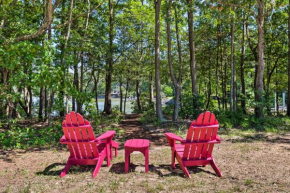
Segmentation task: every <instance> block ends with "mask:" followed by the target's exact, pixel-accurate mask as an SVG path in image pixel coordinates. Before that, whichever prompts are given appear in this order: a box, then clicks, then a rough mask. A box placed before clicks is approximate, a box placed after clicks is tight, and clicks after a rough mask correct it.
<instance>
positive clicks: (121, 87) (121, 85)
mask: <svg viewBox="0 0 290 193" xmlns="http://www.w3.org/2000/svg"><path fill="white" fill-rule="evenodd" d="M122 111H123V82H120V112H122Z"/></svg>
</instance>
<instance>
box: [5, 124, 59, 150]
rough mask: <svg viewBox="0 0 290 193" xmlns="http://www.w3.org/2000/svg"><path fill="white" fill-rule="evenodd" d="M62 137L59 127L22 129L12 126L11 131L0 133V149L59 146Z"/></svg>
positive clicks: (21, 127) (18, 126)
mask: <svg viewBox="0 0 290 193" xmlns="http://www.w3.org/2000/svg"><path fill="white" fill-rule="evenodd" d="M62 135H63V131H62V128H61V125H55V126H52V127H39V128H34V127H31V126H30V127H23V126H20V125H17V124H16V125H13V126H12V128H11V129H8V130H5V131H4V132H1V133H0V140H1V146H2V148H21V149H26V148H29V147H47V146H51V145H57V144H59V139H60V138H61V136H62Z"/></svg>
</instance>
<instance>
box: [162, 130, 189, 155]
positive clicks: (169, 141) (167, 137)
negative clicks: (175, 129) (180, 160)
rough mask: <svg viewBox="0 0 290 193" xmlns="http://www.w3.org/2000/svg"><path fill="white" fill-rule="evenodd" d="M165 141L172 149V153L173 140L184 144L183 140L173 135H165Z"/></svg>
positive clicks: (173, 149)
mask: <svg viewBox="0 0 290 193" xmlns="http://www.w3.org/2000/svg"><path fill="white" fill-rule="evenodd" d="M165 136H166V139H167V141H168V144H169V146H170V147H171V148H172V151H175V140H177V141H180V142H184V141H185V140H184V139H183V138H181V137H179V136H177V135H175V134H173V133H165Z"/></svg>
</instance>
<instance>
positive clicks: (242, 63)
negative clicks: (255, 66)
mask: <svg viewBox="0 0 290 193" xmlns="http://www.w3.org/2000/svg"><path fill="white" fill-rule="evenodd" d="M245 34H246V21H245V13H244V12H243V31H242V51H241V85H242V97H241V107H242V110H243V114H247V111H246V100H245V99H246V86H245V75H244V72H245V54H246V46H245Z"/></svg>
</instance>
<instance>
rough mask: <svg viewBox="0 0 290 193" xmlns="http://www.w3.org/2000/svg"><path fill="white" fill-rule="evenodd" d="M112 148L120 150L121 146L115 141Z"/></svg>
mask: <svg viewBox="0 0 290 193" xmlns="http://www.w3.org/2000/svg"><path fill="white" fill-rule="evenodd" d="M112 147H113V148H116V149H118V148H119V144H118V143H117V142H115V141H112Z"/></svg>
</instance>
